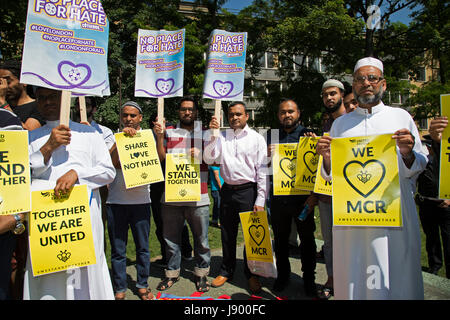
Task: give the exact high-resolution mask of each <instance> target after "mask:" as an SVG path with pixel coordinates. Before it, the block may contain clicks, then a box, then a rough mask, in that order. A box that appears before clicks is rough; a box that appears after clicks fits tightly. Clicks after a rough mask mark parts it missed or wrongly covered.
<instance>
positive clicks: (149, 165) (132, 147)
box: [114, 130, 164, 189]
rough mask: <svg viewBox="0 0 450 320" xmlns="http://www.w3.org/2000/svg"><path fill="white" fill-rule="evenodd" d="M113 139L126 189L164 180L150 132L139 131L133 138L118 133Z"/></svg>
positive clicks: (153, 139)
mask: <svg viewBox="0 0 450 320" xmlns="http://www.w3.org/2000/svg"><path fill="white" fill-rule="evenodd" d="M114 137H115V139H116V144H117V152H118V153H119V159H120V166H121V169H122V174H123V178H124V181H125V187H126V188H127V189H130V188H135V187H139V186H143V185H146V184H151V183H155V182H160V181H163V180H164V175H163V172H162V169H161V163H160V161H159V157H158V152H157V151H156V142H155V138H154V137H153V132H152V130H140V131H138V132H137V133H136V134H135V135H134V136H129V135H126V134H125V133H123V132H119V133H116V134H114Z"/></svg>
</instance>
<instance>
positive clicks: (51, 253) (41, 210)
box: [29, 185, 96, 276]
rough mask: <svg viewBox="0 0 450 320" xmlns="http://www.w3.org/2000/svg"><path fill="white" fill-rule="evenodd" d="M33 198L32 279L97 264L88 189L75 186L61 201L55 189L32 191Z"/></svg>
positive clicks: (31, 230) (30, 217) (30, 220)
mask: <svg viewBox="0 0 450 320" xmlns="http://www.w3.org/2000/svg"><path fill="white" fill-rule="evenodd" d="M31 199H32V208H31V212H30V216H29V244H30V257H31V263H32V269H33V276H40V275H43V274H48V273H54V272H59V271H64V270H67V269H72V268H77V267H84V266H87V265H92V264H95V263H96V258H95V247H94V238H93V235H92V225H91V214H90V209H89V195H88V189H87V186H86V185H81V186H75V187H73V188H72V190H71V191H70V192H69V193H68V194H66V195H63V196H62V197H61V198H55V192H54V190H43V191H33V192H32V193H31Z"/></svg>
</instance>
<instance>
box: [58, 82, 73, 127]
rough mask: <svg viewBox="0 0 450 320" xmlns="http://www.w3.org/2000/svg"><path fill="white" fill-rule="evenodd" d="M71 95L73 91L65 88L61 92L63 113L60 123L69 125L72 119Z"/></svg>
mask: <svg viewBox="0 0 450 320" xmlns="http://www.w3.org/2000/svg"><path fill="white" fill-rule="evenodd" d="M70 96H71V92H70V91H68V90H63V91H62V94H61V113H60V115H59V124H64V125H66V126H69V120H70Z"/></svg>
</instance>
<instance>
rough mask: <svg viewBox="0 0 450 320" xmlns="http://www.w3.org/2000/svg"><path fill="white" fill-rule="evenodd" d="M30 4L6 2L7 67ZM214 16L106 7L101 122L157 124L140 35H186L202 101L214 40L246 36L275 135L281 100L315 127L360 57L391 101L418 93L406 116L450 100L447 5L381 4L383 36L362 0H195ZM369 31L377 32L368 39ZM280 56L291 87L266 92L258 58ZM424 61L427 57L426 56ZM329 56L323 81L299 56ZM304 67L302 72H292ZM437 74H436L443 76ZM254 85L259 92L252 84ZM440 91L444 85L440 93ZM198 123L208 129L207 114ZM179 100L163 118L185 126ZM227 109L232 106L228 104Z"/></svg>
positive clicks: (17, 49)
mask: <svg viewBox="0 0 450 320" xmlns="http://www.w3.org/2000/svg"><path fill="white" fill-rule="evenodd" d="M27 3H28V1H26V0H17V1H7V2H6V3H5V5H2V6H1V7H0V15H1V16H2V24H0V36H1V37H2V39H1V51H2V54H3V58H4V59H9V58H13V57H20V55H21V51H22V43H23V34H24V30H25V22H26V21H25V19H24V17H25V16H26V10H27ZM193 3H194V4H198V5H203V6H205V7H206V11H204V10H203V11H202V10H200V9H199V10H197V11H196V13H195V17H194V18H193V17H192V16H189V17H188V16H186V15H183V14H181V13H180V12H178V7H179V5H180V1H179V0H154V1H140V0H128V1H118V0H102V4H103V7H104V9H105V11H106V14H107V16H108V19H109V21H110V35H109V48H108V66H109V78H110V85H111V96H109V97H104V98H102V99H100V108H99V111H98V113H97V114H96V119H97V120H98V121H100V122H102V123H104V124H105V125H107V126H109V127H111V128H112V129H114V130H115V129H117V128H118V123H119V118H118V110H119V107H120V105H121V104H123V103H124V102H125V101H127V100H134V101H136V102H138V103H139V104H141V106H142V107H143V110H144V124H143V126H144V127H148V126H150V125H151V121H152V119H153V118H154V117H155V114H156V99H148V98H136V97H134V81H135V64H136V41H137V32H138V29H139V28H142V29H151V30H159V29H163V28H164V29H167V30H176V29H180V28H185V30H186V47H185V79H184V93H185V94H190V95H194V96H196V97H197V98H200V97H201V94H202V89H203V81H204V73H205V64H206V60H205V53H206V52H207V49H208V38H209V35H210V33H211V31H212V30H213V29H214V28H220V29H224V30H228V31H234V32H237V31H239V32H243V31H246V32H247V33H248V46H247V66H246V70H247V72H246V74H247V79H246V82H245V90H246V92H249V91H251V90H252V91H254V92H257V93H258V99H259V100H260V101H261V100H262V106H261V107H260V108H259V110H258V111H259V112H260V114H259V116H258V117H257V118H256V121H255V125H258V126H276V125H277V124H278V121H277V119H276V109H277V106H278V103H279V101H280V99H281V98H282V97H289V98H292V99H294V100H296V101H297V103H298V104H299V106H300V109H301V110H302V121H303V123H304V125H307V126H312V127H317V126H318V123H319V119H320V114H321V112H322V110H323V103H322V101H321V99H320V97H319V94H320V89H321V84H322V83H323V81H325V80H326V79H327V78H330V77H331V76H333V77H335V78H338V79H340V80H343V79H344V74H351V73H352V70H353V65H354V63H355V61H356V60H357V59H359V58H360V57H362V56H364V55H367V54H370V53H373V55H374V56H377V57H380V58H382V59H383V61H384V66H385V76H386V78H387V79H388V88H389V90H391V91H393V92H400V93H403V92H417V93H416V94H413V95H412V96H411V98H410V99H409V100H408V102H407V103H406V104H405V105H404V106H405V107H414V108H413V109H412V110H414V112H415V114H416V116H420V117H423V116H425V115H428V114H435V113H436V112H437V110H438V106H439V103H438V97H439V95H440V94H442V93H448V91H449V90H448V81H449V80H448V79H449V77H450V74H449V72H450V71H449V68H448V66H449V63H450V54H449V50H450V40H449V39H450V34H449V33H450V25H449V23H450V22H449V21H450V20H449V19H448V16H450V12H449V10H450V9H449V5H448V3H447V2H446V1H440V0H429V1H428V0H427V1H425V0H385V1H383V2H382V3H383V5H382V17H381V19H382V28H381V29H380V30H376V31H373V32H372V31H370V30H368V29H366V26H365V23H366V21H367V19H368V18H369V16H368V13H367V8H368V6H369V5H370V4H372V3H373V1H369V0H361V1H351V0H305V1H298V0H283V1H281V0H254V1H253V3H252V4H251V5H250V6H248V7H247V8H244V9H243V10H241V11H240V12H239V13H238V14H232V13H230V12H228V11H226V10H223V9H222V6H223V5H224V4H225V3H226V0H196V1H194V2H193ZM405 7H414V8H415V10H416V11H415V12H414V13H413V14H412V18H413V21H412V23H411V24H410V25H409V26H407V25H404V24H402V23H391V22H390V16H391V15H392V14H393V13H394V12H398V11H399V10H404V8H405ZM369 31H370V32H369ZM268 50H271V51H273V52H276V53H277V54H278V56H277V58H278V64H279V68H278V70H277V75H278V76H279V77H280V78H281V80H282V82H283V90H282V91H281V90H280V87H279V84H278V83H276V84H273V85H272V84H271V85H269V87H268V88H267V89H268V93H266V90H265V89H266V88H262V87H259V86H257V85H256V82H255V81H253V82H252V80H256V79H257V78H258V76H259V75H260V72H261V65H260V62H259V61H260V58H261V56H262V55H263V54H264V52H265V51H268ZM425 52H426V54H425ZM300 55H303V56H308V57H310V58H318V57H321V59H322V63H323V64H325V65H326V66H327V72H326V73H319V72H318V71H316V70H314V69H312V68H311V67H309V66H307V65H306V63H305V62H306V60H304V61H303V63H302V61H299V60H295V59H293V57H294V56H300ZM293 64H295V65H296V71H295V72H294V70H293V68H292V65H293ZM425 64H427V65H430V66H432V67H433V68H435V70H436V71H435V74H434V75H433V78H432V79H431V80H430V79H426V80H427V81H429V83H426V84H425V86H423V87H422V88H414V87H412V86H411V85H410V84H409V83H408V82H406V81H403V80H402V79H405V78H409V80H416V79H418V75H419V74H420V72H421V70H422V68H423V66H424V65H425ZM437 70H438V71H437ZM252 83H253V84H252ZM439 83H440V84H439ZM199 101H200V109H199V110H200V117H201V119H202V120H203V121H206V122H208V121H209V114H208V113H207V112H206V111H205V110H204V109H203V108H202V106H203V104H204V103H205V102H204V101H202V100H201V99H199ZM176 103H177V99H165V101H164V106H165V117H166V119H167V120H168V121H170V122H175V121H176V120H177V117H178V115H177V112H176ZM223 105H226V103H223Z"/></svg>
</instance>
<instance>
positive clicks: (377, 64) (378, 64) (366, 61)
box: [353, 57, 383, 73]
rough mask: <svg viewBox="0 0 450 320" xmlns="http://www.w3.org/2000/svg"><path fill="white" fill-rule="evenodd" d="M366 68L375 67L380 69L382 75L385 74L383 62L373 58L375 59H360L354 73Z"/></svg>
mask: <svg viewBox="0 0 450 320" xmlns="http://www.w3.org/2000/svg"><path fill="white" fill-rule="evenodd" d="M364 66H372V67H375V68H377V69H380V70H381V73H383V62H381V60H378V59H377V58H373V57H366V58H362V59H359V60H358V62H356V65H355V69H354V70H353V73H355V72H356V70H358V69H359V68H361V67H364Z"/></svg>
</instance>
